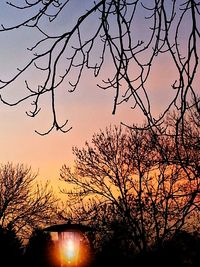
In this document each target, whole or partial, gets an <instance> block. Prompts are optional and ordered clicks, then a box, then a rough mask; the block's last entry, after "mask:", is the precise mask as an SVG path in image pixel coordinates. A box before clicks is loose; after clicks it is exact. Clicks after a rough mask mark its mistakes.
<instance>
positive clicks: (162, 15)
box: [0, 0, 200, 134]
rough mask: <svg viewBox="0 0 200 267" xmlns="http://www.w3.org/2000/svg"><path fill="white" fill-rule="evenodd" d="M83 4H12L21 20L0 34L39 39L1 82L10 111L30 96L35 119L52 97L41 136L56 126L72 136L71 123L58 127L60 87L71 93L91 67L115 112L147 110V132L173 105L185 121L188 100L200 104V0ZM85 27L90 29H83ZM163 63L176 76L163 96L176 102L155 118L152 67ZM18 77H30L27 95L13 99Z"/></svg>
mask: <svg viewBox="0 0 200 267" xmlns="http://www.w3.org/2000/svg"><path fill="white" fill-rule="evenodd" d="M81 3H82V4H80V2H79V1H77V2H76V1H70V0H64V1H60V0H49V1H43V0H38V1H33V2H30V1H25V2H23V3H20V4H15V3H14V2H13V1H12V2H7V4H8V6H10V8H13V9H14V11H15V12H16V13H15V17H18V18H19V19H18V20H17V22H16V23H13V24H11V23H10V24H8V22H7V23H2V25H1V29H0V32H2V33H3V32H11V31H17V32H21V31H22V30H24V29H28V31H29V32H30V34H31V36H32V37H33V36H35V42H34V43H33V44H32V46H30V47H28V54H26V53H24V58H25V56H26V55H27V57H26V60H25V63H24V65H23V64H22V65H20V66H17V67H18V68H17V71H14V72H13V73H12V75H10V78H7V79H6V78H5V77H4V78H3V77H1V80H0V88H1V92H2V93H1V101H2V102H3V103H5V104H7V105H10V106H13V105H18V104H19V103H21V102H24V101H26V100H28V99H31V101H32V109H31V110H30V111H28V112H27V115H29V116H31V117H34V116H36V115H37V114H38V113H39V112H40V110H41V106H40V105H41V102H40V100H41V98H43V97H44V96H45V95H49V96H50V98H51V106H50V108H51V111H52V115H53V119H52V124H51V126H50V127H49V129H48V130H47V131H45V132H43V133H42V132H40V134H47V133H49V132H50V131H51V130H53V129H56V130H61V131H62V132H67V131H69V130H70V129H71V128H70V127H68V125H67V123H68V120H67V121H66V122H65V123H63V124H62V123H59V122H60V119H59V117H58V115H59V114H57V106H56V96H57V92H58V91H59V90H58V89H59V88H60V87H61V88H62V87H67V90H68V91H69V92H73V91H74V90H76V88H77V87H78V86H79V84H80V83H81V79H82V76H83V74H84V73H85V71H86V70H91V71H92V72H93V74H94V77H95V78H98V77H99V79H100V80H101V81H102V82H100V81H99V79H97V83H98V86H99V87H100V88H102V89H105V90H114V91H115V96H114V104H113V114H114V113H115V112H116V109H117V106H118V105H120V104H122V103H124V102H127V101H129V103H130V104H131V106H132V108H133V109H135V110H136V112H139V111H142V114H143V115H144V116H145V118H146V119H147V122H148V127H152V126H155V125H159V124H160V123H162V120H163V118H164V117H165V115H166V112H167V111H169V110H170V109H171V108H173V109H174V108H175V109H177V110H179V111H181V112H180V116H179V123H181V121H182V119H183V117H184V115H185V112H186V110H187V108H188V106H187V103H188V102H190V100H191V98H192V99H193V100H194V102H195V105H196V106H197V105H198V98H197V97H198V85H197V79H198V72H199V37H200V33H199V26H200V25H199V21H200V20H199V14H200V12H199V2H198V1H196V0H186V1H182V0H181V1H175V0H173V1H165V0H152V1H144V0H135V1H133V0H127V1H124V0H119V1H115V0H111V1H110V0H101V1H81ZM73 4H74V5H75V6H76V5H78V8H77V12H74V11H73V10H74V6H73ZM2 5H3V3H2ZM12 11H13V10H12ZM7 12H9V9H7ZM68 18H70V19H68ZM60 21H62V25H63V23H64V25H65V27H62V26H61V22H60ZM58 28H59V29H58ZM88 28H89V29H90V30H89V31H88V30H85V29H88ZM55 29H57V30H55ZM138 29H139V30H138ZM26 52H27V51H26ZM164 61H167V62H169V64H170V68H171V69H173V74H174V76H173V75H172V76H173V77H169V81H168V82H166V84H165V85H163V84H162V87H165V88H160V91H162V92H163V90H169V93H170V94H171V96H172V97H171V99H170V100H169V101H168V103H167V104H166V106H165V107H163V110H162V113H161V115H160V117H156V116H155V115H154V114H153V111H152V95H151V92H152V91H151V87H150V85H149V84H150V83H149V82H151V80H152V78H153V77H154V74H155V73H156V71H155V72H154V70H153V68H154V66H157V64H160V62H164ZM108 63H109V68H107V67H106V66H107V64H108ZM108 69H109V70H108ZM28 71H31V72H33V71H34V72H35V73H37V74H38V76H40V78H41V81H40V82H38V84H37V85H33V81H32V80H31V79H28V78H27V76H26V74H27V72H28ZM72 77H73V78H72ZM21 78H22V79H24V80H25V85H24V86H23V87H25V89H26V92H25V94H23V92H24V90H23V92H22V94H21V93H19V94H18V97H17V99H15V100H13V98H10V97H9V96H7V95H6V92H7V89H9V87H10V86H11V85H12V84H13V85H14V84H15V82H17V81H18V80H20V79H21ZM66 84H67V86H66Z"/></svg>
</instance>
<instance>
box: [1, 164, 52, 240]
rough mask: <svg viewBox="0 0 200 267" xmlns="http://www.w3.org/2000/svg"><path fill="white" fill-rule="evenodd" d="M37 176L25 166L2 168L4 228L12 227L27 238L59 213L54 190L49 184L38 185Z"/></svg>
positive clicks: (2, 216) (8, 165)
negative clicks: (35, 229) (33, 230)
mask: <svg viewBox="0 0 200 267" xmlns="http://www.w3.org/2000/svg"><path fill="white" fill-rule="evenodd" d="M36 177H37V175H36V174H34V173H33V172H32V171H31V168H28V167H25V166H24V165H23V164H21V165H20V164H18V165H13V164H12V163H7V164H5V165H3V164H2V165H1V166H0V225H1V226H2V227H3V228H6V227H7V226H8V225H11V226H12V227H13V229H14V230H15V232H16V233H17V234H18V235H20V236H22V237H24V238H25V237H26V238H27V237H28V235H29V234H30V232H31V231H32V229H34V228H35V227H36V226H38V227H39V226H42V225H46V224H48V223H50V222H51V220H52V219H53V217H54V214H55V210H54V208H55V204H56V198H55V196H54V195H53V191H52V190H51V189H50V188H49V186H48V184H45V185H40V184H38V183H37V182H36Z"/></svg>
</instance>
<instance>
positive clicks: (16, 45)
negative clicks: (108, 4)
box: [0, 0, 175, 184]
mask: <svg viewBox="0 0 200 267" xmlns="http://www.w3.org/2000/svg"><path fill="white" fill-rule="evenodd" d="M5 2H6V1H1V3H0V18H1V23H2V22H3V23H5V24H6V23H8V24H9V23H10V24H12V23H15V22H16V21H17V20H18V19H19V16H17V12H16V10H10V9H9V10H8V9H7V8H6V5H5ZM80 3H81V5H83V6H82V8H83V9H84V8H86V6H84V5H86V3H88V1H86V0H84V1H77V0H76V1H74V5H73V7H72V8H73V9H72V10H73V11H72V12H71V17H68V22H69V21H70V22H71V23H73V18H74V16H73V14H76V15H78V14H79V13H78V12H81V11H80V10H81V8H80ZM91 3H93V1H91ZM64 25H65V24H64V23H63V22H62V21H61V23H60V29H62V28H63V27H64ZM56 29H57V28H56ZM138 34H140V35H141V31H140V30H138ZM32 38H34V35H32V36H30V33H29V31H25V30H23V31H22V32H18V31H14V32H12V33H11V32H10V33H0V59H1V61H0V76H1V77H2V76H3V77H4V78H5V77H9V75H10V70H13V69H15V68H16V67H18V65H19V64H23V62H24V53H25V52H24V51H25V49H26V47H27V46H29V45H30V44H31V42H32ZM107 68H108V69H109V65H108V66H107ZM153 68H154V71H153V74H152V76H151V77H150V80H149V87H150V88H151V90H152V95H151V101H152V106H153V111H154V112H155V113H157V114H158V113H159V112H160V111H161V109H162V108H163V106H164V105H165V104H166V101H167V100H169V99H170V97H171V93H170V92H169V91H167V90H165V87H166V88H167V87H169V84H172V81H173V77H174V75H175V73H174V70H173V68H172V67H171V65H170V61H169V59H168V58H165V56H163V58H162V57H161V58H159V59H158V61H157V62H155V65H154V66H153ZM29 75H31V77H32V80H33V81H35V82H36V83H37V81H38V79H39V77H37V76H36V75H35V74H32V73H31V74H29ZM1 77H0V78H1ZM169 77H170V80H169ZM84 78H85V79H83V80H82V82H81V85H80V86H79V87H78V88H77V90H76V91H75V92H74V93H71V94H69V93H68V94H65V92H64V91H61V92H60V96H59V112H60V114H62V115H63V121H64V119H65V118H66V119H69V126H72V127H73V128H72V130H71V131H70V132H68V133H67V134H63V133H59V132H52V133H50V134H49V135H47V136H40V135H37V134H36V133H35V132H34V130H39V131H40V130H41V131H45V130H47V129H48V126H50V123H51V117H50V115H49V116H48V110H47V111H45V114H43V113H42V114H41V116H40V117H36V118H35V119H32V118H29V117H27V116H26V114H25V111H26V110H27V109H28V107H27V103H24V104H21V105H20V106H16V107H12V108H11V107H7V106H5V105H3V104H2V103H0V122H1V128H0V129H1V130H0V148H1V151H0V162H1V163H6V162H8V161H9V162H13V163H24V164H26V165H28V166H31V167H32V170H33V171H35V172H37V171H39V178H41V179H43V180H50V181H51V182H52V183H53V184H54V183H55V182H57V181H58V179H59V170H60V168H61V167H62V165H63V164H64V163H66V164H67V165H71V164H72V162H73V157H72V147H73V146H78V147H83V146H84V143H85V141H89V140H90V139H91V137H92V134H93V133H95V132H98V131H99V129H105V127H106V126H109V125H110V124H112V125H114V124H115V125H119V123H120V122H121V121H123V122H125V123H130V124H131V122H141V118H140V115H139V114H137V113H134V112H133V111H132V110H131V109H130V106H129V104H126V105H123V106H120V107H119V108H118V110H117V113H116V114H115V115H112V108H113V97H114V92H111V91H109V92H108V91H104V90H101V89H99V88H98V87H97V86H96V83H97V82H96V81H95V80H94V78H93V76H92V75H91V74H89V73H87V74H86V75H85V77H84ZM12 89H13V88H12ZM14 90H15V92H16V93H14V94H16V95H17V94H18V92H19V91H18V90H21V84H19V85H15V88H14ZM161 90H162V91H161ZM10 94H11V95H12V94H13V93H10ZM12 96H13V95H12ZM13 97H14V96H13ZM45 101H48V100H44V104H47V103H48V102H45Z"/></svg>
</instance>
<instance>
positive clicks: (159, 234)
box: [61, 114, 200, 251]
mask: <svg viewBox="0 0 200 267" xmlns="http://www.w3.org/2000/svg"><path fill="white" fill-rule="evenodd" d="M193 119H194V117H191V115H190V114H188V118H187V121H185V124H186V125H187V131H186V132H185V135H184V136H182V135H181V136H180V139H179V140H178V141H177V135H174V134H173V132H174V131H176V127H175V126H174V125H176V118H175V117H174V115H170V116H169V118H168V120H167V121H166V122H165V127H166V130H165V132H163V133H162V134H160V131H159V130H158V134H157V135H156V130H154V131H151V129H143V130H138V129H123V128H121V127H113V128H112V127H110V128H107V129H106V130H105V131H100V132H99V133H97V134H94V135H93V138H92V142H91V144H89V143H88V142H87V143H86V146H85V147H84V148H82V149H79V148H77V147H74V149H73V153H74V155H75V164H74V167H73V168H71V167H68V166H67V165H64V166H63V167H62V169H61V179H62V180H63V181H64V182H66V183H67V187H66V189H63V192H64V193H66V194H67V199H68V202H67V203H68V205H69V206H68V208H69V207H70V208H71V216H72V217H74V219H76V220H82V221H85V222H88V223H93V224H96V226H97V227H99V228H101V229H104V230H103V232H104V234H105V235H108V233H109V232H110V231H111V232H112V231H113V230H114V229H117V231H119V232H118V236H119V237H120V236H121V235H122V236H121V238H122V240H123V235H126V237H125V240H129V245H130V244H132V246H133V248H134V249H135V250H139V251H143V250H146V249H148V248H149V247H150V246H152V244H154V245H156V244H157V245H160V244H162V243H163V241H164V240H166V239H168V238H169V237H171V236H173V235H174V234H175V233H176V232H177V231H180V230H181V229H187V230H188V229H189V230H192V229H198V224H199V219H200V218H199V208H200V206H199V205H200V198H199V196H200V180H199V160H200V159H199V146H198V145H197V144H199V133H200V131H199V128H198V127H197V128H195V127H194V126H195V122H194V121H193ZM173 121H174V123H173V124H172V122H173ZM174 127H175V128H174ZM180 131H181V129H180ZM180 142H184V144H183V143H180ZM177 144H178V146H180V147H181V149H178V150H177V149H176V146H177ZM186 147H187V149H184V148H186ZM117 225H118V227H117V228H116V227H115V226H117ZM120 229H121V230H120ZM122 233H123V234H122ZM101 234H102V233H101ZM102 236H103V235H102Z"/></svg>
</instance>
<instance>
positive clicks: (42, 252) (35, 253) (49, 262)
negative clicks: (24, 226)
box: [24, 229, 56, 267]
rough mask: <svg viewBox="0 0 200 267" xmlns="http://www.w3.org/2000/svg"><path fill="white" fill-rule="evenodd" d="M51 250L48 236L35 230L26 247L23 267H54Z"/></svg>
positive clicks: (51, 246)
mask: <svg viewBox="0 0 200 267" xmlns="http://www.w3.org/2000/svg"><path fill="white" fill-rule="evenodd" d="M53 249H54V247H53V242H52V241H51V237H50V234H49V233H45V232H43V231H42V230H39V229H36V230H35V231H33V233H32V236H31V237H30V239H29V243H28V244H27V246H26V251H25V255H24V262H25V266H29V267H36V266H37V267H56V265H54V261H53Z"/></svg>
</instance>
